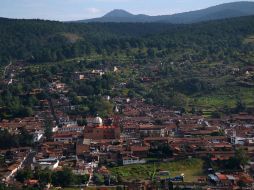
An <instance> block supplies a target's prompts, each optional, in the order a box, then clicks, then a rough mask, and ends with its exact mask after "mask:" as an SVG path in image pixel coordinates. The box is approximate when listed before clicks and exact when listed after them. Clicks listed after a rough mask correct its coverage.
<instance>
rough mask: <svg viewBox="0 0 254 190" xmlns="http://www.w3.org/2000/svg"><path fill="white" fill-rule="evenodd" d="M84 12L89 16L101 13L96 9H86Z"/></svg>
mask: <svg viewBox="0 0 254 190" xmlns="http://www.w3.org/2000/svg"><path fill="white" fill-rule="evenodd" d="M85 11H86V13H88V14H91V15H96V14H99V13H101V10H100V9H98V8H95V7H90V8H87V9H86V10H85Z"/></svg>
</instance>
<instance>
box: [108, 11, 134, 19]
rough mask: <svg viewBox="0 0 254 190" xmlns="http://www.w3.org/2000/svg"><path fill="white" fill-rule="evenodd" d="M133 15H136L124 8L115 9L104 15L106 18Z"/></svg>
mask: <svg viewBox="0 0 254 190" xmlns="http://www.w3.org/2000/svg"><path fill="white" fill-rule="evenodd" d="M131 16H134V15H133V14H131V13H129V12H127V11H125V10H123V9H115V10H113V11H110V12H109V13H107V14H106V15H104V17H105V18H112V17H116V18H120V17H124V18H125V17H131Z"/></svg>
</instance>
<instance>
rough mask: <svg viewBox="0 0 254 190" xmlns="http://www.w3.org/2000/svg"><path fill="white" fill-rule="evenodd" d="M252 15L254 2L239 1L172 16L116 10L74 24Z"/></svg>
mask: <svg viewBox="0 0 254 190" xmlns="http://www.w3.org/2000/svg"><path fill="white" fill-rule="evenodd" d="M250 15H254V2H248V1H241V2H234V3H225V4H221V5H216V6H213V7H209V8H206V9H202V10H197V11H190V12H185V13H178V14H173V15H160V16H149V15H144V14H138V15H134V14H131V13H129V12H127V11H125V10H120V9H116V10H113V11H111V12H109V13H107V14H106V15H104V16H103V17H100V18H94V19H88V20H80V21H76V22H85V23H88V22H131V23H133V22H161V23H173V24H188V23H197V22H202V21H209V20H219V19H225V18H234V17H241V16H250Z"/></svg>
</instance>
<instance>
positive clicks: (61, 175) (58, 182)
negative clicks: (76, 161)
mask: <svg viewBox="0 0 254 190" xmlns="http://www.w3.org/2000/svg"><path fill="white" fill-rule="evenodd" d="M52 183H53V185H55V186H61V187H67V186H69V185H71V184H73V183H74V175H73V173H72V171H71V170H70V169H69V168H64V169H63V170H62V171H57V172H55V173H53V174H52Z"/></svg>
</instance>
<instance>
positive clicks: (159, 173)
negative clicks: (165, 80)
mask: <svg viewBox="0 0 254 190" xmlns="http://www.w3.org/2000/svg"><path fill="white" fill-rule="evenodd" d="M21 64H22V63H21ZM23 66H24V65H23ZM8 67H9V68H7V69H6V76H7V77H5V78H4V79H3V83H5V84H6V85H13V84H15V82H17V81H18V79H17V78H15V76H16V75H18V73H20V72H21V73H22V66H20V65H19V64H16V65H9V66H8ZM152 69H154V68H152ZM8 72H9V73H8ZM106 72H109V70H108V69H104V70H95V69H92V70H90V71H86V72H74V73H73V79H72V80H79V81H82V80H91V78H94V77H99V78H101V77H102V76H103V75H104V74H105V73H106ZM112 72H113V73H117V72H120V71H119V69H118V68H117V67H116V66H115V67H113V69H112ZM14 73H15V75H14ZM8 77H11V78H8ZM144 80H145V83H148V84H149V83H151V82H152V80H153V79H149V80H148V78H142V81H144ZM10 81H12V82H10ZM125 85H126V84H124V83H121V84H117V86H115V87H114V88H118V89H121V88H123V86H125ZM69 90H70V88H69V86H68V85H67V84H66V83H64V82H63V80H61V79H59V75H55V76H52V82H51V83H49V84H48V86H47V87H38V88H35V89H32V91H31V92H30V94H32V95H34V94H35V95H36V94H40V93H41V92H43V91H47V92H48V93H49V94H57V95H58V96H57V97H53V96H51V97H50V98H45V99H42V98H41V99H40V102H39V104H40V106H37V107H35V108H34V110H35V111H34V113H33V114H32V115H31V116H29V117H16V118H12V119H2V120H1V122H0V130H1V131H7V132H8V134H11V135H12V136H15V135H19V134H22V135H23V136H24V134H25V135H26V137H27V138H28V137H29V138H32V144H31V146H22V145H21V146H16V147H10V148H6V149H4V148H1V150H0V156H1V163H0V164H1V167H0V177H1V181H2V183H4V184H6V185H9V186H13V185H14V186H27V187H37V186H40V185H41V183H42V182H41V180H40V179H38V178H36V177H35V176H33V175H30V176H26V177H24V176H22V177H23V178H22V179H23V183H22V182H21V181H20V180H18V177H17V176H19V177H20V176H21V174H24V173H22V172H24V171H26V170H28V171H31V172H33V171H35V172H36V171H37V170H40V171H45V170H47V171H52V172H59V171H65V168H68V169H70V170H71V172H72V173H73V174H75V175H77V176H85V177H84V178H85V179H86V180H83V181H82V182H80V183H79V184H72V185H70V184H66V186H71V187H80V188H83V189H86V188H87V187H94V188H98V189H112V188H115V189H130V190H132V189H133V190H134V189H144V190H149V189H158V188H159V189H172V188H177V187H178V188H189V189H197V188H199V189H216V190H218V189H253V188H254V179H253V177H254V115H253V114H251V113H248V112H239V113H235V114H229V115H226V116H222V117H220V118H212V117H205V116H204V115H202V114H199V113H197V112H196V113H186V112H184V111H182V110H177V109H169V108H166V107H164V106H160V105H154V104H150V103H148V102H147V101H145V100H144V99H142V98H136V97H129V96H114V97H110V96H104V97H103V99H104V101H108V102H111V103H112V105H114V106H113V107H112V114H110V115H108V116H104V117H103V116H101V115H99V114H98V113H95V114H93V115H88V114H84V115H82V114H76V115H73V114H70V113H71V111H73V110H76V109H78V105H73V104H72V103H71V100H70V97H68V92H69ZM10 140H11V139H10ZM178 162H179V163H182V164H183V165H184V167H183V168H180V169H179V170H178V169H174V168H172V167H173V165H174V163H175V164H177V163H178ZM171 163H172V164H171ZM192 163H194V165H193V166H192ZM195 163H196V164H197V165H195ZM185 164H186V165H185ZM163 165H168V169H167V167H164V166H163ZM132 166H136V167H137V168H138V167H139V166H140V167H141V166H144V168H149V167H150V168H154V169H151V170H150V171H149V172H150V173H149V174H145V171H144V170H142V169H141V170H140V171H139V170H138V169H137V171H136V172H137V173H138V172H140V173H139V175H137V176H135V178H132V176H131V174H128V173H124V172H123V171H121V169H122V170H124V169H126V170H127V169H128V167H132ZM188 167H190V168H188ZM192 167H193V168H192ZM156 168H157V169H156ZM170 169H172V171H171V170H170ZM146 172H148V171H146ZM138 176H140V177H138ZM56 184H57V183H56ZM44 185H45V187H44V188H45V189H53V188H54V186H55V185H54V184H52V183H51V182H50V181H47V183H46V184H44ZM59 186H61V185H59Z"/></svg>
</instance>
